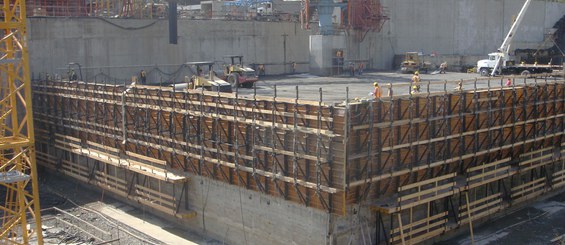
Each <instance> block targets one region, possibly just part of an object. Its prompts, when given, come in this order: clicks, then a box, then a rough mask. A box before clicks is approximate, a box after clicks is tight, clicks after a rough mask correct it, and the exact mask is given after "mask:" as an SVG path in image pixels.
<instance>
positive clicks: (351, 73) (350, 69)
mask: <svg viewBox="0 0 565 245" xmlns="http://www.w3.org/2000/svg"><path fill="white" fill-rule="evenodd" d="M349 75H351V76H352V77H353V76H355V64H353V62H349Z"/></svg>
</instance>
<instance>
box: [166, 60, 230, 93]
mask: <svg viewBox="0 0 565 245" xmlns="http://www.w3.org/2000/svg"><path fill="white" fill-rule="evenodd" d="M185 65H186V66H188V67H195V68H196V71H193V75H192V76H191V77H188V76H187V77H185V82H184V83H178V84H174V85H173V87H174V88H175V90H182V89H205V90H208V91H219V92H224V93H231V92H232V86H231V84H229V83H228V82H226V81H224V80H222V79H220V78H219V77H217V76H215V75H214V70H212V68H213V66H214V62H212V61H201V62H188V63H185ZM206 66H208V71H209V72H208V74H205V73H204V71H203V69H202V68H203V67H206Z"/></svg>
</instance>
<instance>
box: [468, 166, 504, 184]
mask: <svg viewBox="0 0 565 245" xmlns="http://www.w3.org/2000/svg"><path fill="white" fill-rule="evenodd" d="M510 168H511V167H510V166H504V167H501V168H496V169H493V170H492V171H488V172H483V173H480V174H476V175H472V176H469V177H467V182H471V181H473V180H476V179H481V178H484V177H488V176H490V175H494V176H493V178H494V177H498V176H500V175H505V174H507V173H508V170H510ZM487 180H488V179H487Z"/></svg>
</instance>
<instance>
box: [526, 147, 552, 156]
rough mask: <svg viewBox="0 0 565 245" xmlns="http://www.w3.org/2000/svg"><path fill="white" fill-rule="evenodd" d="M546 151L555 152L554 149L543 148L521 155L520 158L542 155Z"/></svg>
mask: <svg viewBox="0 0 565 245" xmlns="http://www.w3.org/2000/svg"><path fill="white" fill-rule="evenodd" d="M544 151H552V152H553V147H546V148H543V149H539V150H535V151H530V152H526V153H522V154H520V157H525V156H531V155H534V154H537V153H542V152H544Z"/></svg>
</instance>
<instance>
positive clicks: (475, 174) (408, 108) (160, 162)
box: [33, 80, 565, 243]
mask: <svg viewBox="0 0 565 245" xmlns="http://www.w3.org/2000/svg"><path fill="white" fill-rule="evenodd" d="M474 82H475V83H477V81H474ZM470 83H473V81H471V82H470ZM446 87H447V86H444V88H446ZM466 87H468V86H466ZM473 87H474V89H471V90H461V91H457V92H453V91H451V92H448V91H447V89H444V91H442V92H438V93H423V94H420V95H418V96H398V97H393V98H390V97H388V98H384V99H382V100H378V101H376V102H369V103H367V102H365V103H346V104H341V105H327V104H324V103H322V102H321V101H318V102H312V101H302V100H298V99H282V98H276V97H274V98H273V97H259V96H253V97H251V98H238V97H237V96H236V95H232V94H229V95H226V94H219V93H211V92H202V91H171V90H166V89H160V88H157V87H144V86H133V87H124V86H115V85H106V84H86V83H76V82H54V81H44V82H37V83H35V85H34V97H33V98H34V110H35V112H34V113H35V115H34V118H35V120H36V121H37V122H36V127H37V128H38V129H37V130H36V131H37V137H38V138H37V142H38V147H37V149H38V159H39V162H40V163H42V164H44V165H45V166H47V167H49V168H52V169H54V170H57V171H61V172H63V173H65V174H68V175H70V176H72V177H75V178H77V179H80V180H83V181H85V182H89V183H93V184H96V185H98V186H100V187H102V188H106V189H107V190H109V191H113V192H115V193H118V192H119V194H121V195H123V196H126V197H128V198H135V199H136V200H138V201H140V202H142V203H144V204H147V205H150V206H153V207H155V208H157V209H159V210H162V211H164V212H167V213H170V214H174V215H176V216H179V215H180V216H182V217H190V216H191V215H189V214H190V206H189V205H188V201H187V196H186V195H187V188H190V187H187V185H186V178H187V175H186V174H184V173H185V172H191V173H194V174H197V175H202V176H206V177H209V178H214V179H217V180H221V181H224V182H227V183H230V184H233V185H237V186H241V187H245V188H248V189H251V190H256V191H259V192H262V193H264V194H267V195H273V196H279V197H281V198H284V199H286V200H289V201H293V202H298V203H302V204H304V205H305V206H307V207H313V208H318V209H322V210H326V211H328V212H330V213H332V214H336V215H340V216H348V215H351V212H350V211H349V210H350V209H349V208H350V207H353V206H357V205H362V206H365V207H370V208H371V209H372V210H373V211H374V213H375V216H376V221H377V222H376V227H375V228H376V232H375V233H374V234H372V237H374V238H376V239H377V241H378V242H379V243H416V242H420V241H424V240H427V239H429V238H432V237H435V236H438V235H440V234H442V233H444V232H446V231H448V230H450V229H454V228H458V227H461V226H465V227H467V226H470V227H472V222H473V221H474V220H478V219H481V218H483V217H485V216H487V215H489V214H493V213H496V212H497V211H499V210H501V209H503V208H506V207H508V206H510V205H512V204H515V203H519V202H522V201H524V200H528V199H531V198H533V197H535V196H538V195H541V194H543V193H545V192H548V191H551V190H555V189H557V188H559V187H561V186H563V185H565V168H564V166H563V164H564V160H563V157H562V155H563V151H564V150H563V148H564V146H563V145H562V139H563V133H564V121H563V111H564V108H565V92H564V89H565V86H564V83H563V81H555V80H551V81H549V80H536V81H535V82H532V83H530V84H528V85H523V86H512V87H505V88H488V89H485V90H478V89H476V88H477V85H476V84H475V86H473ZM85 159H86V161H85ZM148 178H149V179H150V180H153V181H147V179H148ZM156 183H157V184H156ZM163 186H165V187H163ZM156 203H157V204H156ZM297 222H299V221H297Z"/></svg>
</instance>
